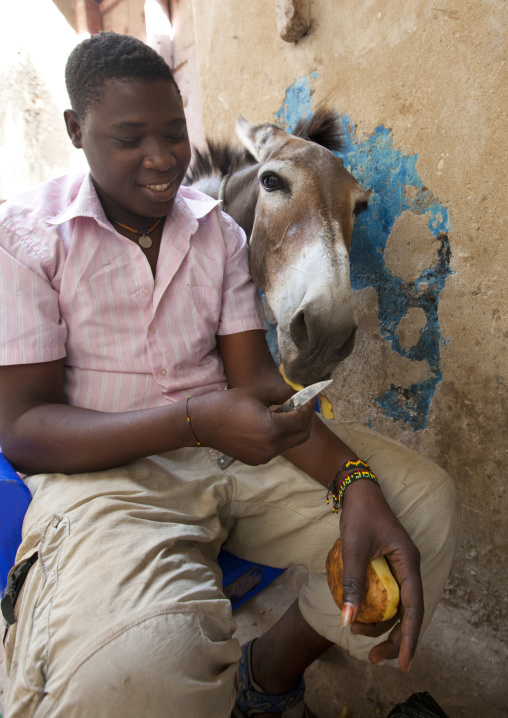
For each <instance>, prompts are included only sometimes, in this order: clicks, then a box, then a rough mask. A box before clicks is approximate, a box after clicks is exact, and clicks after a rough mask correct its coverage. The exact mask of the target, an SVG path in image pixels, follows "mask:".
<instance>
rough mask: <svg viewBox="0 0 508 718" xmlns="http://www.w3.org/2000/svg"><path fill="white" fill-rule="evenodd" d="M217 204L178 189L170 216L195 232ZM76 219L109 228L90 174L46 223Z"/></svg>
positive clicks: (194, 192) (189, 189) (190, 191)
mask: <svg viewBox="0 0 508 718" xmlns="http://www.w3.org/2000/svg"><path fill="white" fill-rule="evenodd" d="M218 204H219V200H217V199H213V198H212V197H208V195H205V194H203V193H202V192H198V191H197V190H195V189H193V188H192V187H180V188H179V190H178V194H177V196H176V199H175V203H174V205H173V209H172V211H171V215H172V216H173V217H174V218H175V219H179V220H180V221H181V220H183V221H184V222H185V220H187V221H190V222H191V224H192V225H193V226H195V230H196V229H197V226H198V221H199V220H200V219H203V217H205V216H206V215H207V214H209V213H210V212H211V211H212V210H213V209H214V207H216V206H217V205H218ZM182 215H183V216H182ZM76 217H91V218H92V219H95V221H96V222H98V223H99V224H101V225H103V226H108V227H110V226H111V225H110V222H109V220H108V218H107V217H106V214H105V212H104V209H103V208H102V204H101V203H100V200H99V197H98V195H97V192H96V189H95V187H94V184H93V182H92V177H91V175H90V172H87V173H86V174H85V176H84V177H83V181H82V183H81V186H80V188H79V190H78V193H77V195H76V197H75V198H74V199H73V200H72V202H71V203H70V204H69V206H68V207H66V208H65V209H64V210H63V211H62V212H60V213H59V214H57V215H56V216H55V217H53V218H52V219H50V220H48V223H49V224H52V225H59V224H63V223H64V222H68V221H69V220H71V219H75V218H76ZM195 230H194V231H195Z"/></svg>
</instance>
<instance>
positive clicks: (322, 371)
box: [185, 107, 371, 385]
mask: <svg viewBox="0 0 508 718" xmlns="http://www.w3.org/2000/svg"><path fill="white" fill-rule="evenodd" d="M236 131H237V134H238V136H239V138H240V140H241V141H242V143H243V145H244V147H245V148H246V149H235V148H233V147H232V146H230V145H227V144H219V143H214V142H210V141H208V143H207V147H206V150H204V151H203V152H201V151H199V150H196V151H195V155H194V159H193V163H192V166H191V168H190V170H189V173H188V175H187V178H186V181H185V184H187V185H192V186H193V187H195V188H196V189H198V190H201V191H202V192H204V193H206V194H208V195H209V196H211V197H214V198H216V199H220V200H221V202H222V208H223V210H224V211H226V212H228V214H230V215H231V216H232V217H233V219H234V220H236V222H237V223H238V224H239V225H240V226H241V227H242V229H243V230H244V231H245V233H246V235H247V238H248V243H249V266H250V272H251V275H252V279H253V281H254V283H255V285H256V286H257V287H258V289H259V290H260V291H261V292H262V293H263V295H264V297H263V299H264V307H265V314H266V318H267V320H268V321H269V322H270V323H272V324H276V325H277V341H278V347H279V354H280V360H281V362H282V364H283V369H284V373H285V375H286V377H287V378H288V379H289V380H290V381H292V382H294V383H297V384H304V385H307V384H311V383H313V382H315V381H320V380H322V379H326V378H328V377H329V376H330V374H331V372H332V371H333V369H334V368H335V367H336V365H337V364H338V362H340V361H342V360H343V359H345V358H346V357H347V356H348V355H349V354H350V353H351V351H352V349H353V347H354V342H355V334H356V329H357V321H356V316H355V311H354V307H353V302H352V290H351V284H350V276H349V248H350V245H351V234H352V231H353V224H354V221H355V218H356V216H357V215H358V214H359V213H360V212H361V211H363V210H364V209H365V208H366V207H367V204H368V201H369V197H370V194H371V192H370V191H366V190H364V189H363V188H362V187H361V186H360V184H359V183H358V182H357V181H356V180H355V178H354V177H353V176H352V175H351V174H350V173H349V172H348V171H347V170H346V169H345V167H344V164H343V161H342V160H341V159H340V157H337V156H336V155H335V154H334V152H337V151H340V149H341V141H340V134H339V118H338V117H337V115H336V114H335V112H334V111H332V110H329V109H326V108H323V107H322V108H318V110H317V111H316V112H315V113H314V115H312V116H311V117H309V118H306V119H303V120H300V121H299V122H298V124H297V126H296V128H295V130H294V132H293V133H292V134H289V133H288V132H285V131H284V130H281V129H280V128H278V127H276V126H275V125H272V124H261V125H251V124H249V123H248V122H247V121H246V120H245V119H243V118H242V117H240V118H239V119H238V121H237V124H236Z"/></svg>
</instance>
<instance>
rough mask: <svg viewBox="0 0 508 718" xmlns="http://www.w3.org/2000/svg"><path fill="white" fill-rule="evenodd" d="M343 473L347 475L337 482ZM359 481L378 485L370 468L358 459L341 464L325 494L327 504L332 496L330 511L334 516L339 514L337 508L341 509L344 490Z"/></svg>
mask: <svg viewBox="0 0 508 718" xmlns="http://www.w3.org/2000/svg"><path fill="white" fill-rule="evenodd" d="M343 471H347V472H348V473H347V474H346V475H345V476H344V477H343V478H342V479H341V480H340V481H339V480H338V477H339V474H341V473H342V472H343ZM359 479H370V481H375V483H376V484H379V481H378V480H377V478H376V475H375V474H374V472H373V471H372V469H371V468H370V466H369V465H368V464H366V463H365V461H362V460H361V459H358V460H357V461H346V463H345V464H343V466H341V468H340V469H339V470H338V471H337V473H336V474H335V476H334V477H333V479H332V482H331V483H330V486H329V488H328V492H327V494H326V503H327V504H329V503H330V495H331V496H332V499H333V503H332V511H333V513H334V514H336V513H338V512H339V507H340V508H342V500H343V498H344V491H345V490H346V488H347V487H348V486H349V484H352V483H353V482H354V481H358V480H359Z"/></svg>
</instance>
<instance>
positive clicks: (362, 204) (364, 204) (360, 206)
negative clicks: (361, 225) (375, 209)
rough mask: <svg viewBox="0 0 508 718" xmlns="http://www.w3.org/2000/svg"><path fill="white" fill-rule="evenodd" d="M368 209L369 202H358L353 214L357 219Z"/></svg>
mask: <svg viewBox="0 0 508 718" xmlns="http://www.w3.org/2000/svg"><path fill="white" fill-rule="evenodd" d="M367 207H368V202H357V203H356V204H355V208H354V210H353V214H354V216H355V217H358V215H359V214H361V213H362V212H363V211H364V210H365V209H367Z"/></svg>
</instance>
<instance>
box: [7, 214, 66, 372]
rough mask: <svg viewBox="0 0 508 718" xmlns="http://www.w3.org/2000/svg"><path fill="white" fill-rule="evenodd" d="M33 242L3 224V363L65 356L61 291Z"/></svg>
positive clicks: (21, 362) (43, 360)
mask: <svg viewBox="0 0 508 718" xmlns="http://www.w3.org/2000/svg"><path fill="white" fill-rule="evenodd" d="M43 264H44V262H43V260H42V258H41V256H39V255H38V253H37V251H36V249H34V247H33V246H30V242H29V241H28V240H26V239H24V238H22V237H20V236H19V235H18V234H16V233H15V232H13V231H12V230H9V229H8V228H6V226H5V225H4V226H1V227H0V278H1V281H0V301H1V312H0V365H8V364H32V363H39V362H47V361H54V360H56V359H61V358H62V357H64V356H65V354H66V350H65V342H66V338H67V328H66V326H65V323H64V322H63V320H62V318H61V317H60V311H59V294H58V291H57V289H56V288H55V286H53V283H52V279H51V278H50V276H49V275H48V272H47V267H43Z"/></svg>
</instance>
